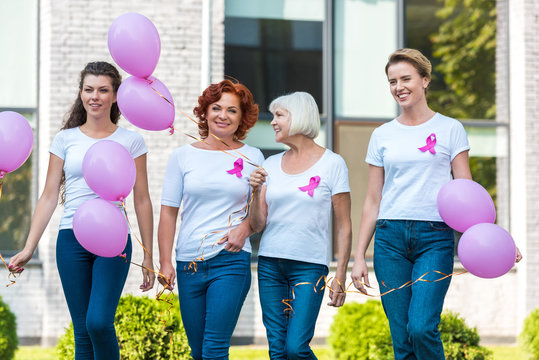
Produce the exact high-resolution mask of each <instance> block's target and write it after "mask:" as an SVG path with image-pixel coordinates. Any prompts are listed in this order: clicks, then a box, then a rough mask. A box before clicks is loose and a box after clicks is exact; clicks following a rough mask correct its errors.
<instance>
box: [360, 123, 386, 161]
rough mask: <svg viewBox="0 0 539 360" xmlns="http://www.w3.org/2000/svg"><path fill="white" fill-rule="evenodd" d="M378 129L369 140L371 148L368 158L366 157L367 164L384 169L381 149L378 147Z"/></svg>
mask: <svg viewBox="0 0 539 360" xmlns="http://www.w3.org/2000/svg"><path fill="white" fill-rule="evenodd" d="M377 130H378V129H374V131H373V132H372V135H371V139H370V140H369V147H368V148H367V156H366V157H365V162H366V163H367V164H371V165H374V166H379V167H383V166H384V159H383V158H382V154H381V152H380V147H379V146H378V132H377Z"/></svg>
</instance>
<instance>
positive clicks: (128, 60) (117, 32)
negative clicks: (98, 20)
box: [108, 13, 161, 77]
mask: <svg viewBox="0 0 539 360" xmlns="http://www.w3.org/2000/svg"><path fill="white" fill-rule="evenodd" d="M108 45H109V51H110V54H111V55H112V58H113V59H114V61H116V64H118V65H119V66H120V67H121V68H122V69H124V70H125V71H126V72H128V73H129V74H131V75H134V76H138V77H148V76H150V75H151V74H152V73H153V71H154V70H155V67H156V66H157V62H158V61H159V54H160V53H161V40H160V39H159V33H158V32H157V29H156V28H155V26H154V24H153V23H152V22H151V21H150V19H148V18H147V17H145V16H144V15H141V14H138V13H127V14H123V15H121V16H119V17H118V18H116V20H114V21H113V22H112V25H111V26H110V28H109V34H108Z"/></svg>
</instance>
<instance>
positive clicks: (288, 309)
mask: <svg viewBox="0 0 539 360" xmlns="http://www.w3.org/2000/svg"><path fill="white" fill-rule="evenodd" d="M431 272H433V273H437V274H440V275H442V277H441V278H439V279H436V280H426V279H424V277H425V276H426V275H427V274H429V273H431ZM467 272H468V271H466V270H464V271H460V272H453V273H451V274H444V273H443V272H441V271H438V270H432V271H427V272H426V273H424V274H423V275H421V276H420V277H419V278H417V279H416V280H410V281H407V282H405V283H404V284H402V285H401V286H399V287H396V288H390V287H388V286H387V285H386V284H385V282H384V281H382V286H384V287H386V288H388V289H389V290H387V291H385V292H383V293H380V294H369V293H367V292H366V291H361V290H350V287H351V286H352V285H353V282H351V283H350V284H348V286H347V287H346V289H345V288H344V287H343V286H342V284H341V282H340V281H339V279H337V278H335V280H337V283H338V284H339V290H340V291H336V290H334V289H333V288H332V287H331V285H328V284H329V283H330V281H331V280H332V279H333V278H332V277H330V278H327V277H326V275H322V276H321V277H320V278H319V279H318V281H317V282H316V284H314V285H313V283H311V282H300V283H297V284H295V285H294V286H292V298H291V299H283V300H281V302H282V303H283V304H284V305H285V309H284V310H283V312H284V313H285V315H286V316H287V317H290V316H293V314H294V308H293V307H292V302H293V301H294V300H295V298H296V295H295V292H294V290H295V288H296V287H297V286H300V285H312V286H313V289H314V292H315V293H318V292H320V291H322V290H324V289H325V288H328V291H330V292H334V293H345V294H346V293H357V294H362V295H365V296H369V297H382V296H385V295H387V294H389V293H392V292H393V291H396V290H400V289H404V288H407V287H410V286H412V285H414V284H416V283H418V282H427V283H435V282H438V281H442V280H444V279H447V278H449V277H451V276H458V275H463V274H466V273H467ZM322 280H323V286H322V287H321V288H320V289H317V287H318V285H319V283H320V282H321V281H322ZM359 282H360V283H361V284H362V285H364V286H365V287H367V288H369V289H374V288H373V287H372V286H370V285H367V284H365V283H364V282H362V281H359Z"/></svg>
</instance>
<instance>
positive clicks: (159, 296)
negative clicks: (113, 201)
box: [119, 200, 174, 343]
mask: <svg viewBox="0 0 539 360" xmlns="http://www.w3.org/2000/svg"><path fill="white" fill-rule="evenodd" d="M121 204H122V208H123V209H124V214H125V218H126V220H127V224H128V226H129V229H130V230H131V233H132V234H133V236H134V237H135V239H136V240H137V242H138V243H139V244H140V246H142V248H143V249H144V251H145V252H146V254H148V255H149V256H150V259H152V264H153V266H155V268H156V269H157V271H155V270H154V269H150V268H148V267H146V266H144V265H141V264H137V263H135V262H134V261H130V263H131V264H133V265H135V266H138V267H140V268H142V269H146V270H148V271H150V272H152V273H154V274H156V275H157V276H158V277H161V278H162V279H163V280H164V281H165V283H166V285H165V286H163V289H161V290H159V281H157V285H156V294H155V299H156V300H157V301H163V302H165V303H167V304H169V307H168V308H167V309H165V310H163V311H161V312H160V313H159V315H158V316H157V320H158V321H160V322H161V323H162V324H163V329H164V330H165V331H166V332H167V333H169V334H170V343H172V337H173V336H172V335H173V334H172V330H171V329H168V330H167V323H166V320H165V319H163V314H164V313H167V314H169V315H170V309H172V307H173V306H174V304H173V303H172V301H171V300H170V299H169V298H170V296H171V295H172V284H171V282H170V278H169V277H167V276H165V275H164V274H163V273H161V269H159V267H158V266H157V265H156V264H155V263H154V261H153V257H152V254H150V252H149V251H148V249H146V247H145V246H144V244H143V243H142V241H140V239H139V238H138V236H137V235H136V234H135V233H134V232H133V227H132V226H131V222H130V221H129V217H128V216H127V209H126V208H125V202H124V201H123V200H122V202H121ZM119 256H120V257H122V258H124V260H125V261H127V255H126V254H121V255H119ZM167 290H168V291H169V293H168V294H167V295H165V297H164V298H163V294H164V293H165V291H167Z"/></svg>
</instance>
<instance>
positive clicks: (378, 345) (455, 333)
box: [328, 300, 492, 360]
mask: <svg viewBox="0 0 539 360" xmlns="http://www.w3.org/2000/svg"><path fill="white" fill-rule="evenodd" d="M439 329H440V335H441V339H442V342H443V344H444V352H445V356H446V359H447V360H461V359H462V360H463V359H467V360H486V359H490V358H492V353H491V352H490V351H489V350H488V349H486V348H484V347H481V346H479V335H478V333H477V330H476V329H470V328H469V327H468V326H466V324H465V322H464V320H463V319H461V318H460V317H458V316H457V315H456V314H454V313H451V312H448V313H444V314H442V321H441V323H440V326H439ZM328 341H329V344H330V346H331V348H332V350H333V353H334V356H335V358H336V359H340V360H341V359H342V360H356V359H366V360H387V359H393V358H394V357H393V348H392V343H391V333H390V332H389V324H388V322H387V318H386V316H385V314H384V310H383V308H382V304H381V303H380V302H379V301H375V300H369V301H367V302H365V303H364V304H358V303H348V304H345V305H344V306H343V307H342V308H340V309H339V311H338V312H337V314H336V315H335V318H334V320H333V324H332V325H331V328H330V335H329V338H328Z"/></svg>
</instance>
